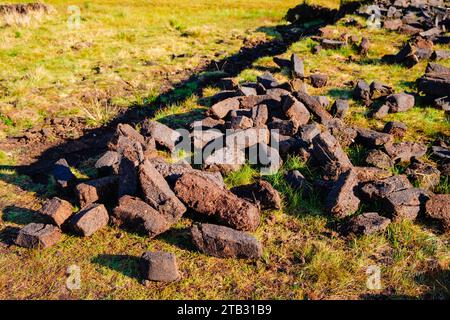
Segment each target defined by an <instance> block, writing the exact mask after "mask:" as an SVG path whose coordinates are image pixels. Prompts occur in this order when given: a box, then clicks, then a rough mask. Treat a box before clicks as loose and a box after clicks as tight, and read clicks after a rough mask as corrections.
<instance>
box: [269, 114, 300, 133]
mask: <svg viewBox="0 0 450 320" xmlns="http://www.w3.org/2000/svg"><path fill="white" fill-rule="evenodd" d="M268 127H269V129H270V130H272V131H273V130H278V133H279V134H281V135H284V136H293V135H295V134H296V133H297V131H298V128H299V123H298V122H297V121H295V120H291V119H289V120H282V119H278V118H273V119H272V121H271V122H269V123H268Z"/></svg>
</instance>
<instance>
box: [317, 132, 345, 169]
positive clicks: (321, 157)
mask: <svg viewBox="0 0 450 320" xmlns="http://www.w3.org/2000/svg"><path fill="white" fill-rule="evenodd" d="M312 153H313V155H314V157H315V158H316V160H317V161H318V162H319V164H320V165H321V166H322V167H323V168H324V169H325V170H326V172H327V174H329V175H333V174H334V173H336V172H342V171H345V170H347V169H350V168H352V167H353V165H352V163H351V161H350V159H349V158H348V156H347V154H346V153H345V152H344V150H343V149H342V147H341V145H340V143H339V142H338V141H337V140H336V138H335V137H334V136H333V135H332V134H331V133H329V132H328V131H325V132H322V133H321V134H319V135H317V136H316V137H314V139H313V149H312Z"/></svg>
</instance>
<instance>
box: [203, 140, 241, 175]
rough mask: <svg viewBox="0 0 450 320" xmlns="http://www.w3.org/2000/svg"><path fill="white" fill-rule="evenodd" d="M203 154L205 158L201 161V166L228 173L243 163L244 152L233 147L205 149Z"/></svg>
mask: <svg viewBox="0 0 450 320" xmlns="http://www.w3.org/2000/svg"><path fill="white" fill-rule="evenodd" d="M208 147H209V146H207V148H208ZM209 152H211V153H210V154H209ZM208 154H209V155H208ZM204 155H205V156H206V159H205V160H204V161H203V167H204V169H206V170H207V171H212V172H221V173H223V174H228V173H230V172H234V171H238V170H239V169H240V168H241V167H242V166H243V165H244V164H245V153H244V152H243V151H241V150H240V149H237V148H233V147H225V148H221V149H217V150H214V149H211V150H205V151H204Z"/></svg>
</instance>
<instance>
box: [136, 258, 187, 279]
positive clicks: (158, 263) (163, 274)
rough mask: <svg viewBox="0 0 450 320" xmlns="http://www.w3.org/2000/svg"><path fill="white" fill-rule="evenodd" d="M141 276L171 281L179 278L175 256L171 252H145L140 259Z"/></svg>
mask: <svg viewBox="0 0 450 320" xmlns="http://www.w3.org/2000/svg"><path fill="white" fill-rule="evenodd" d="M140 269H141V273H142V277H143V278H144V279H146V280H150V281H160V282H173V281H177V280H179V279H180V277H181V275H180V272H179V271H178V265H177V261H176V257H175V255H174V254H173V253H169V252H163V251H156V252H149V251H147V252H145V253H144V254H143V255H142V257H141V261H140Z"/></svg>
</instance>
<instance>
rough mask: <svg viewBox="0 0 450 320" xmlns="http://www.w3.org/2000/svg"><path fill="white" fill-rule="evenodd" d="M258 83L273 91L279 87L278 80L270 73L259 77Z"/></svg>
mask: <svg viewBox="0 0 450 320" xmlns="http://www.w3.org/2000/svg"><path fill="white" fill-rule="evenodd" d="M256 81H257V82H258V83H260V84H261V85H263V87H264V88H266V89H272V88H276V87H278V86H279V83H278V81H277V79H275V78H274V76H273V75H272V74H271V73H270V72H265V73H264V74H262V75H260V76H258V77H257V78H256Z"/></svg>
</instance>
